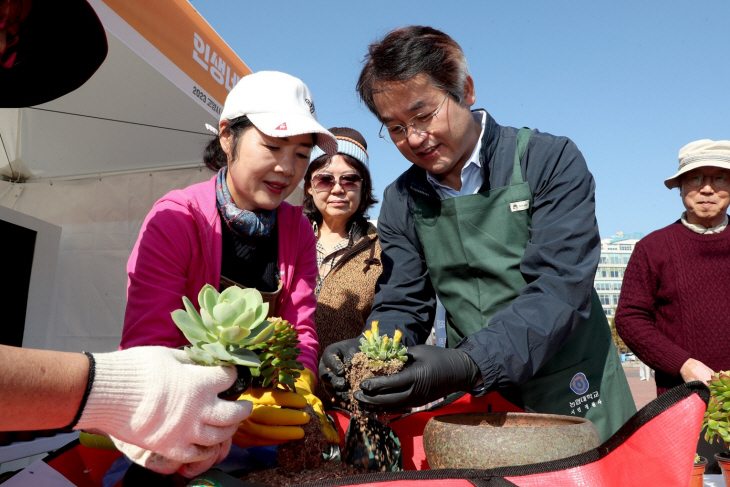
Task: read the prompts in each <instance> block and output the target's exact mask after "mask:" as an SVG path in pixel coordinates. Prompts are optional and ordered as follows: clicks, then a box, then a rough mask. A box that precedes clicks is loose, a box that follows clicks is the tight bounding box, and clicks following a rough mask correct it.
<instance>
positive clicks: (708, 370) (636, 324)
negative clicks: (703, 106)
mask: <svg viewBox="0 0 730 487" xmlns="http://www.w3.org/2000/svg"><path fill="white" fill-rule="evenodd" d="M664 184H665V185H666V186H667V188H669V189H673V188H679V195H680V197H681V198H682V203H683V204H684V208H685V211H684V212H683V213H682V215H681V218H680V219H679V220H677V221H676V222H674V223H672V224H671V225H669V226H667V227H664V228H662V229H660V230H657V231H655V232H652V233H651V234H649V235H647V236H646V237H644V238H643V239H642V240H641V241H639V243H638V244H637V245H636V248H635V249H634V252H633V254H632V255H631V260H630V261H629V264H628V266H627V267H626V273H625V274H624V279H623V284H622V288H621V297H620V299H619V304H618V308H617V310H616V318H615V323H616V329H617V331H618V333H619V335H620V336H621V338H622V339H623V340H624V342H626V345H628V346H629V347H630V348H631V350H633V351H634V352H635V353H636V355H637V357H639V358H640V359H641V360H642V361H643V362H645V363H646V364H648V365H649V366H651V368H653V369H655V371H656V384H657V394H663V393H664V392H666V391H668V390H669V389H671V388H672V387H674V386H677V385H679V384H682V383H683V382H689V381H693V380H699V381H702V382H707V381H708V380H709V379H710V377H711V376H712V374H713V373H714V372H715V371H719V370H727V369H728V368H730V340H728V339H727V337H728V330H730V281H728V279H727V276H728V275H730V230H727V224H728V217H727V209H728V205H730V140H718V141H713V140H707V139H704V140H698V141H695V142H692V143H690V144H687V145H686V146H684V147H682V149H680V151H679V170H678V171H677V173H676V174H674V175H673V176H672V177H670V178H668V179H667V180H665V181H664ZM707 448H709V445H707V443H706V442H705V441H704V439H701V440H700V442H699V444H698V451H699V452H700V455H702V456H705V457H707V458H708V459H709V460H710V462H711V463H712V462H713V461H714V459H713V458H712V455H711V454H709V453H711V452H708V451H707V450H706V449H707ZM718 451H719V450H718ZM714 468H717V463H716V462H715V464H714ZM711 469H713V467H712V465H708V471H710V470H711ZM713 471H714V470H713ZM717 472H718V473H719V470H718V471H717Z"/></svg>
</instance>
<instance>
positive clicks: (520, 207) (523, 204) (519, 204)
mask: <svg viewBox="0 0 730 487" xmlns="http://www.w3.org/2000/svg"><path fill="white" fill-rule="evenodd" d="M529 207H530V200H525V201H515V202H513V203H510V204H509V209H510V210H511V211H512V212H513V213H514V212H515V211H525V210H526V209H528V208H529Z"/></svg>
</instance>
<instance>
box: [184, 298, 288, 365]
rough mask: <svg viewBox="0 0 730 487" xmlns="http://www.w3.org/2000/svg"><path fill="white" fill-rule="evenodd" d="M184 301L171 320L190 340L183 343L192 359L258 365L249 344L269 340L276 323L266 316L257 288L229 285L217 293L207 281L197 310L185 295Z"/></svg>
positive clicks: (214, 363)
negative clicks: (183, 306) (187, 345)
mask: <svg viewBox="0 0 730 487" xmlns="http://www.w3.org/2000/svg"><path fill="white" fill-rule="evenodd" d="M183 304H184V305H185V309H184V310H182V309H178V310H175V311H173V312H172V320H173V321H174V322H175V324H176V325H177V327H178V328H180V330H181V331H182V332H183V334H184V335H185V338H187V339H188V341H189V342H190V343H191V346H189V347H185V352H187V354H188V355H189V356H190V358H191V359H193V360H194V361H195V362H197V363H199V364H202V365H226V364H231V365H232V364H238V365H245V366H247V367H252V368H258V367H259V366H260V365H261V360H260V359H259V357H258V355H257V354H256V353H255V352H254V351H252V350H250V348H251V347H252V346H254V345H257V344H259V343H261V342H264V341H265V340H268V339H269V338H270V337H271V336H272V334H273V333H274V328H275V325H274V323H271V322H270V321H268V320H267V319H266V315H267V313H268V312H269V305H268V303H264V302H263V299H262V298H261V293H259V292H258V291H257V290H256V289H241V288H239V287H235V286H231V287H229V288H227V289H225V290H224V291H223V292H222V293H219V292H218V291H216V289H215V288H214V287H213V286H211V285H210V284H206V285H205V286H203V288H202V289H201V290H200V293H199V294H198V304H199V305H200V313H198V311H197V310H196V309H195V306H193V303H192V302H191V301H190V300H189V299H188V298H187V297H186V296H183Z"/></svg>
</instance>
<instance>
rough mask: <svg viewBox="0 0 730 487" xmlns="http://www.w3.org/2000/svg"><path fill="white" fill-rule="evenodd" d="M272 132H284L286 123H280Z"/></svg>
mask: <svg viewBox="0 0 730 487" xmlns="http://www.w3.org/2000/svg"><path fill="white" fill-rule="evenodd" d="M274 130H286V122H284V123H282V124H281V125H279V126H278V127H276V128H275V129H274Z"/></svg>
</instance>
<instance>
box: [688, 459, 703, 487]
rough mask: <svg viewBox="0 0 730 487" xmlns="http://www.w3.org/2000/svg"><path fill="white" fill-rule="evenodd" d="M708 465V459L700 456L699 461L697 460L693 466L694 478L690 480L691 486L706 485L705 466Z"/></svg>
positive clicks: (700, 486) (699, 486)
mask: <svg viewBox="0 0 730 487" xmlns="http://www.w3.org/2000/svg"><path fill="white" fill-rule="evenodd" d="M706 466H707V459H706V458H705V457H700V459H699V461H696V462H695V465H694V467H693V468H692V478H691V480H690V481H689V487H702V486H703V485H705V467H706Z"/></svg>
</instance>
